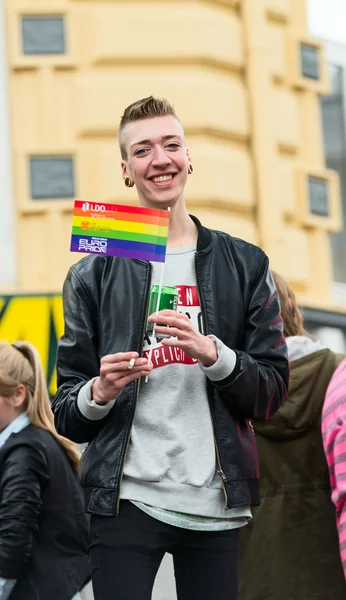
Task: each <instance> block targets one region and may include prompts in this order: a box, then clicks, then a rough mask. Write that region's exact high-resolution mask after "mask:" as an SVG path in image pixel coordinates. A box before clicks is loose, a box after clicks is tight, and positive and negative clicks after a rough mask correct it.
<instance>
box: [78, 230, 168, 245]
mask: <svg viewBox="0 0 346 600" xmlns="http://www.w3.org/2000/svg"><path fill="white" fill-rule="evenodd" d="M72 234H73V235H78V237H83V238H84V237H86V234H92V235H93V236H96V235H101V236H102V237H104V238H106V239H107V240H110V239H119V240H129V241H130V242H142V243H146V244H158V245H159V246H166V243H167V237H161V236H158V235H146V234H145V233H132V232H131V231H107V232H106V231H95V232H93V231H92V230H90V229H82V228H81V227H72ZM87 237H88V236H87Z"/></svg>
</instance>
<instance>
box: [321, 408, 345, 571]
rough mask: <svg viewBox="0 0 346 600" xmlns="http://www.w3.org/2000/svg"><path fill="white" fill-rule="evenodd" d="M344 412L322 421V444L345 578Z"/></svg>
mask: <svg viewBox="0 0 346 600" xmlns="http://www.w3.org/2000/svg"><path fill="white" fill-rule="evenodd" d="M345 419H346V414H345V417H344V418H343V417H341V416H340V417H339V418H338V419H335V420H334V424H333V425H332V426H331V424H330V421H329V422H328V426H327V425H326V423H325V421H324V420H323V421H322V430H323V433H324V435H323V444H324V451H325V454H326V459H327V463H328V468H329V476H330V486H331V490H332V501H333V503H334V505H335V508H336V517H337V526H338V531H339V542H340V556H341V561H342V564H343V568H344V573H345V578H346V460H345V455H346V420H345Z"/></svg>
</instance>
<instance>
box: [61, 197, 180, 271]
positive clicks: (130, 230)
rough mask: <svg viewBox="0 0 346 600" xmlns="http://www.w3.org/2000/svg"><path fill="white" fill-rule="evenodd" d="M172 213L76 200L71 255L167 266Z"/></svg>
mask: <svg viewBox="0 0 346 600" xmlns="http://www.w3.org/2000/svg"><path fill="white" fill-rule="evenodd" d="M168 223H169V211H168V210H153V209H151V208H141V207H139V206H123V205H122V204H105V203H102V202H84V201H83V200H75V203H74V213H73V221H72V237H71V247H70V250H71V252H83V253H86V254H101V255H107V256H122V257H124V258H138V259H140V260H149V261H153V262H165V258H166V245H167V236H168Z"/></svg>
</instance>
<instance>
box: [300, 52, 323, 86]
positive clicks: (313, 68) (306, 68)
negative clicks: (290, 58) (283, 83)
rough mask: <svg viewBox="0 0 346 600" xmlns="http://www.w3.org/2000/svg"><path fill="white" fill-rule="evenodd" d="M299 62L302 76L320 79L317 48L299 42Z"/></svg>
mask: <svg viewBox="0 0 346 600" xmlns="http://www.w3.org/2000/svg"><path fill="white" fill-rule="evenodd" d="M300 63H301V73H302V75H303V77H307V78H308V79H315V80H318V79H320V69H319V51H318V48H315V47H314V46H309V45H308V44H300Z"/></svg>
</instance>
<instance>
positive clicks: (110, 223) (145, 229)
mask: <svg viewBox="0 0 346 600" xmlns="http://www.w3.org/2000/svg"><path fill="white" fill-rule="evenodd" d="M83 223H85V227H83ZM72 227H80V228H81V229H85V231H86V233H88V232H89V231H93V230H94V231H95V233H96V232H98V231H99V228H101V229H102V236H103V237H107V233H106V231H104V230H106V229H108V230H109V231H112V230H114V229H116V230H117V231H130V232H132V233H143V234H145V235H155V236H159V237H163V238H166V239H167V236H168V227H160V225H156V224H153V225H149V224H148V223H135V222H133V221H114V220H113V219H101V218H100V219H97V218H96V219H86V218H84V219H83V217H73V221H72ZM93 228H95V229H93ZM93 235H94V234H93Z"/></svg>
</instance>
